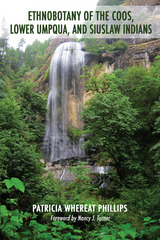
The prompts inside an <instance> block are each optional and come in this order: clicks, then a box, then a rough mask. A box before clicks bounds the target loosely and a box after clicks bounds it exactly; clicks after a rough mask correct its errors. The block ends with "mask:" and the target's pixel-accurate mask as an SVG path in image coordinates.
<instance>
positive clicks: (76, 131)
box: [67, 126, 86, 141]
mask: <svg viewBox="0 0 160 240" xmlns="http://www.w3.org/2000/svg"><path fill="white" fill-rule="evenodd" d="M85 133H86V131H84V130H82V129H80V128H72V126H69V127H68V129H67V135H68V137H69V138H70V139H71V140H73V141H76V140H78V139H79V138H81V137H82V135H84V134H85Z"/></svg>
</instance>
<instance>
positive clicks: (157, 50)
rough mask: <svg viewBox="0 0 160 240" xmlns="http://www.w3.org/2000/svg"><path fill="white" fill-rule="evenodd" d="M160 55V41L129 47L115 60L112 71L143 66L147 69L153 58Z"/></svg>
mask: <svg viewBox="0 0 160 240" xmlns="http://www.w3.org/2000/svg"><path fill="white" fill-rule="evenodd" d="M159 54H160V39H157V40H151V41H148V42H143V43H139V44H135V45H131V46H130V47H129V48H128V49H127V50H126V51H125V53H124V54H122V55H120V56H119V57H118V58H117V59H115V64H114V70H115V69H117V68H122V69H124V68H126V67H129V66H132V65H134V64H135V65H138V66H139V65H140V64H143V65H144V67H145V68H147V69H148V68H149V67H150V65H151V62H153V61H154V58H155V57H156V56H157V55H159Z"/></svg>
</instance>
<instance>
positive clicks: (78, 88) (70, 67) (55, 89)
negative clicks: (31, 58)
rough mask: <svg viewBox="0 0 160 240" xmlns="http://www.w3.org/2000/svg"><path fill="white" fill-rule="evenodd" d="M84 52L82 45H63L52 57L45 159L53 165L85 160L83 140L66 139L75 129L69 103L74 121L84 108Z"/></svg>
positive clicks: (44, 145)
mask: <svg viewBox="0 0 160 240" xmlns="http://www.w3.org/2000/svg"><path fill="white" fill-rule="evenodd" d="M82 49H83V43H76V42H66V43H62V44H61V45H59V46H58V47H57V49H56V50H55V52H54V54H53V57H52V61H51V66H50V77H49V95H48V102H47V108H48V114H47V119H46V133H45V137H44V142H43V153H44V157H45V159H46V160H47V161H50V162H56V161H59V160H64V159H69V158H75V157H78V158H83V157H84V156H85V151H84V148H83V146H82V145H83V142H84V139H83V137H80V138H79V139H77V140H76V141H74V140H73V139H71V138H69V137H68V135H67V131H68V127H69V126H72V119H71V113H70V111H71V109H70V106H69V101H70V99H72V100H74V116H73V117H74V118H79V119H80V111H81V104H83V101H82V98H83V92H84V86H83V85H82V84H81V83H80V82H81V81H82V80H81V79H80V75H81V74H82V68H83V67H84V66H85V62H86V55H87V53H86V52H85V51H83V50H82ZM75 112H76V113H75ZM72 115H73V110H72ZM75 115H76V116H75ZM69 116H70V117H69ZM79 119H78V120H79ZM78 120H77V121H78ZM72 127H73V126H72Z"/></svg>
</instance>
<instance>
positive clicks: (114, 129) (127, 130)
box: [82, 91, 139, 177]
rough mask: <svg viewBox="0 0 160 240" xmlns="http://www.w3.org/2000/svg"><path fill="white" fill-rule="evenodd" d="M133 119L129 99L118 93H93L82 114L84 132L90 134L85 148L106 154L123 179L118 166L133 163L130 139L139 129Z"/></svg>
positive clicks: (134, 115)
mask: <svg viewBox="0 0 160 240" xmlns="http://www.w3.org/2000/svg"><path fill="white" fill-rule="evenodd" d="M136 116H137V112H136V110H135V109H133V108H132V106H131V103H130V101H129V99H128V97H126V96H124V95H122V94H121V93H120V92H119V91H116V92H109V93H108V94H104V93H96V94H95V95H94V96H93V97H92V98H91V99H90V101H89V102H87V104H86V106H85V108H84V109H83V112H82V117H83V119H84V120H85V129H87V130H88V131H89V132H90V135H88V136H87V141H86V142H85V146H86V148H87V149H88V148H95V147H98V148H99V149H100V151H105V152H106V154H107V157H108V158H111V159H113V160H114V164H115V165H116V168H117V170H118V172H119V174H120V176H121V177H122V175H123V177H124V176H125V174H124V171H123V173H122V172H121V171H122V169H121V165H122V164H124V165H125V160H127V159H131V160H134V159H135V152H136V148H137V146H136V142H135V140H134V138H133V136H134V132H135V131H136V130H137V129H138V128H139V126H138V124H137V123H136Z"/></svg>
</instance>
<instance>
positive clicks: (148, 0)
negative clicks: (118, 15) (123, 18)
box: [122, 0, 160, 6]
mask: <svg viewBox="0 0 160 240" xmlns="http://www.w3.org/2000/svg"><path fill="white" fill-rule="evenodd" d="M122 5H124V6H133V5H135V6H144V5H160V1H159V0H128V1H126V2H125V3H124V4H122Z"/></svg>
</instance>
